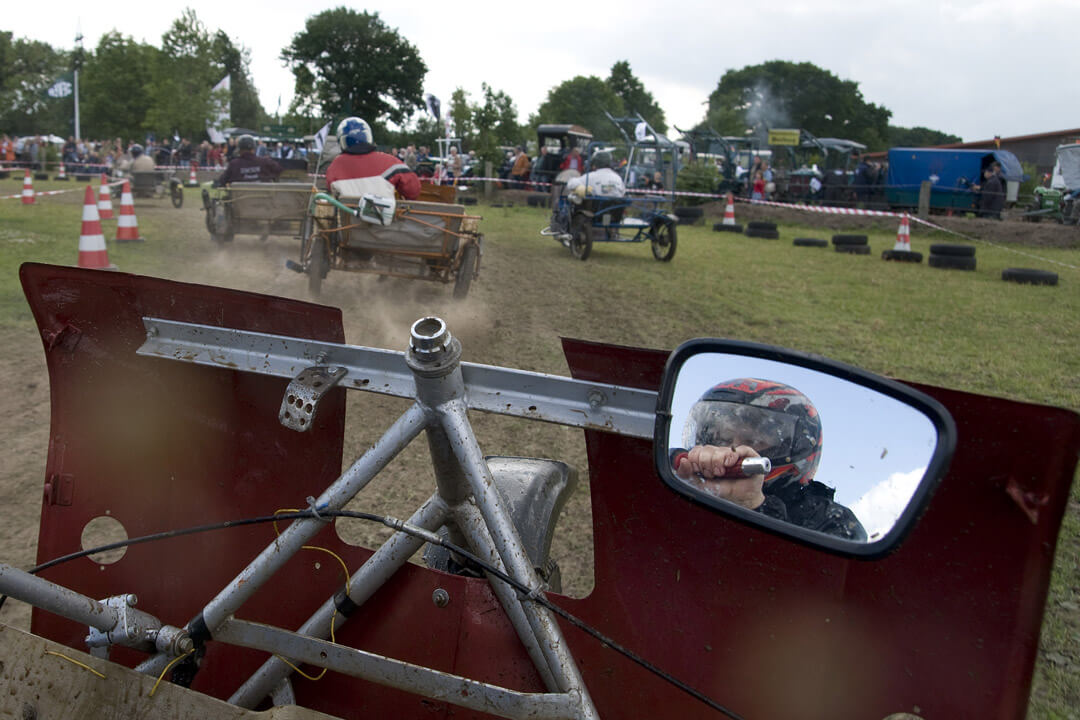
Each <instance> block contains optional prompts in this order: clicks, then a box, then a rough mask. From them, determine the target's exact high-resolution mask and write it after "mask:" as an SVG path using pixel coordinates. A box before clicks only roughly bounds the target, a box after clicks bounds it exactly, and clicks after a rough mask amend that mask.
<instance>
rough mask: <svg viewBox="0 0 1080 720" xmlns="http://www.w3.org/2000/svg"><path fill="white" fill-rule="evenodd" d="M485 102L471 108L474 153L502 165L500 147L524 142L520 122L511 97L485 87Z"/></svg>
mask: <svg viewBox="0 0 1080 720" xmlns="http://www.w3.org/2000/svg"><path fill="white" fill-rule="evenodd" d="M481 88H482V89H483V93H484V102H483V103H482V104H478V105H474V106H473V108H472V120H473V126H474V127H475V128H476V142H475V144H474V146H473V148H472V149H474V150H476V154H477V155H479V156H480V158H481V159H482V160H491V161H492V162H493V163H496V164H497V163H499V162H501V160H502V157H501V154H500V153H499V149H498V148H499V145H517V144H519V143H520V142H521V127H520V126H519V125H518V122H517V108H515V107H514V101H513V100H511V99H510V96H509V95H507V94H506V93H504V92H503V91H501V90H493V89H492V88H491V86H490V85H488V84H487V83H482V85H481Z"/></svg>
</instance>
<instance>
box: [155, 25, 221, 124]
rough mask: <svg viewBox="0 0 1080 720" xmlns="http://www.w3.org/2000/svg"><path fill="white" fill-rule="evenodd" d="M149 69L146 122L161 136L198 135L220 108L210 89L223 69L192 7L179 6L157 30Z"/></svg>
mask: <svg viewBox="0 0 1080 720" xmlns="http://www.w3.org/2000/svg"><path fill="white" fill-rule="evenodd" d="M151 75H152V80H151V84H150V87H149V95H150V99H151V105H150V109H149V111H148V112H147V114H146V123H145V124H146V128H147V129H148V130H153V131H155V132H156V133H158V135H159V136H162V137H171V136H172V134H173V133H174V132H178V133H180V135H181V136H182V137H187V138H201V137H202V136H203V133H205V132H206V124H207V122H208V121H210V120H212V119H213V118H214V117H216V116H217V113H218V111H219V109H220V100H221V99H220V98H214V97H213V96H212V93H211V90H212V89H213V87H214V85H216V84H217V83H218V81H220V80H221V77H222V76H223V75H224V73H223V72H222V68H221V66H220V65H219V64H218V63H217V62H215V55H214V38H213V36H211V34H210V32H209V31H208V30H207V29H206V26H205V25H203V23H202V22H201V21H200V20H199V18H198V17H197V16H196V14H195V11H194V10H192V9H190V8H188V9H186V10H184V12H183V14H182V15H181V16H180V17H179V18H178V19H177V20H174V21H173V24H172V26H171V27H170V28H169V30H168V31H167V32H166V33H165V34H164V35H162V37H161V52H159V53H158V54H157V55H156V58H155V62H154V63H153V65H152V71H151Z"/></svg>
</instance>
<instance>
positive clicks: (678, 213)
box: [675, 207, 705, 225]
mask: <svg viewBox="0 0 1080 720" xmlns="http://www.w3.org/2000/svg"><path fill="white" fill-rule="evenodd" d="M704 216H705V210H704V208H700V207H677V208H675V217H677V218H679V221H678V222H679V225H693V224H695V223H696V222H697V221H698V220H700V219H701V218H703V217H704Z"/></svg>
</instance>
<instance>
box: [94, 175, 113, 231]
mask: <svg viewBox="0 0 1080 720" xmlns="http://www.w3.org/2000/svg"><path fill="white" fill-rule="evenodd" d="M97 209H98V215H99V219H100V220H112V219H113V211H112V188H110V187H109V178H107V177H105V173H101V190H100V191H99V192H98V202H97Z"/></svg>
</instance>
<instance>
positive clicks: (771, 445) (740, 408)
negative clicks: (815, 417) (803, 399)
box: [683, 400, 798, 458]
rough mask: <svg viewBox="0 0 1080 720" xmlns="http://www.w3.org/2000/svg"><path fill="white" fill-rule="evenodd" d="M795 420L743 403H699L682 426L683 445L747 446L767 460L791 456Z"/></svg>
mask: <svg viewBox="0 0 1080 720" xmlns="http://www.w3.org/2000/svg"><path fill="white" fill-rule="evenodd" d="M797 423H798V418H796V417H795V416H794V415H790V414H788V413H784V412H777V411H775V410H770V409H768V408H762V407H757V406H754V405H746V404H744V403H733V402H724V401H722V400H700V401H698V402H697V403H695V404H694V406H693V407H692V408H691V409H690V416H689V417H688V418H687V420H686V424H685V425H684V426H683V444H684V445H685V446H686V448H687V449H690V448H693V447H695V446H697V445H716V446H718V447H735V446H737V445H749V446H750V447H752V448H754V450H756V451H757V452H758V454H760V455H762V456H764V457H768V458H783V457H788V456H790V455H791V452H792V446H793V443H794V440H795V430H796V425H797Z"/></svg>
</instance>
